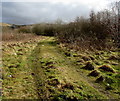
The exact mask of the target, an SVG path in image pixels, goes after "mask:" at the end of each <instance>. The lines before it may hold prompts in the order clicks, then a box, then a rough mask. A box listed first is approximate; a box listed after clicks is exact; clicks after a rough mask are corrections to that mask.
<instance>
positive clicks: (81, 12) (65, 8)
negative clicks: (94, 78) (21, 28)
mask: <svg viewBox="0 0 120 101" xmlns="http://www.w3.org/2000/svg"><path fill="white" fill-rule="evenodd" d="M11 1H12V2H11ZM24 1H26V2H24ZM114 1H119V0H3V1H2V5H0V6H2V22H5V23H11V24H33V23H40V22H53V21H55V20H56V19H62V20H63V21H66V22H68V21H72V20H73V19H75V17H76V16H84V17H88V15H89V12H90V11H91V10H94V11H99V10H102V9H105V8H106V7H107V6H108V5H109V4H110V3H111V2H114Z"/></svg>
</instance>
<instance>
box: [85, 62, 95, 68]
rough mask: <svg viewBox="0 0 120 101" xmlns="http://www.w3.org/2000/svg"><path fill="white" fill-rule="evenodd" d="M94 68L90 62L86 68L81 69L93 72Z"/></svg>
mask: <svg viewBox="0 0 120 101" xmlns="http://www.w3.org/2000/svg"><path fill="white" fill-rule="evenodd" d="M94 68H95V67H94V66H93V64H92V63H91V62H87V64H86V66H84V67H83V69H86V70H94Z"/></svg>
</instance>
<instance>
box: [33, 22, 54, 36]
mask: <svg viewBox="0 0 120 101" xmlns="http://www.w3.org/2000/svg"><path fill="white" fill-rule="evenodd" d="M32 32H33V33H35V34H37V35H45V36H53V35H54V32H55V29H54V26H53V25H52V24H37V25H35V26H34V27H33V28H32Z"/></svg>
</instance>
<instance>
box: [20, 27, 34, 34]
mask: <svg viewBox="0 0 120 101" xmlns="http://www.w3.org/2000/svg"><path fill="white" fill-rule="evenodd" d="M18 32H19V33H32V30H31V28H30V27H27V26H26V27H20V28H18Z"/></svg>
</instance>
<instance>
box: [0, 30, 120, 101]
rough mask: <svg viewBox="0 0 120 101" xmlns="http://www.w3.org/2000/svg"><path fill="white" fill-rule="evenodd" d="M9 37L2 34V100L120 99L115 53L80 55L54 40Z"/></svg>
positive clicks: (114, 50) (36, 37)
mask: <svg viewBox="0 0 120 101" xmlns="http://www.w3.org/2000/svg"><path fill="white" fill-rule="evenodd" d="M13 32H14V31H13ZM13 32H12V33H13ZM11 36H12V37H11ZM11 36H10V34H7V33H6V34H5V33H4V34H3V38H4V40H3V41H2V61H3V66H2V78H1V82H2V89H3V90H2V94H3V95H2V99H42V100H53V101H71V100H74V101H76V100H81V99H85V100H90V99H92V100H96V99H101V100H102V99H120V68H119V67H120V63H119V60H120V57H119V50H118V49H113V50H112V49H111V50H94V51H91V50H89V49H88V50H86V49H85V51H80V50H76V49H74V48H70V47H69V46H70V45H68V44H66V43H63V42H60V41H59V40H58V39H57V37H56V36H44V35H43V36H41V35H39V36H37V35H34V34H32V33H29V34H28V33H17V34H12V35H11ZM16 36H17V37H18V38H16Z"/></svg>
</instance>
